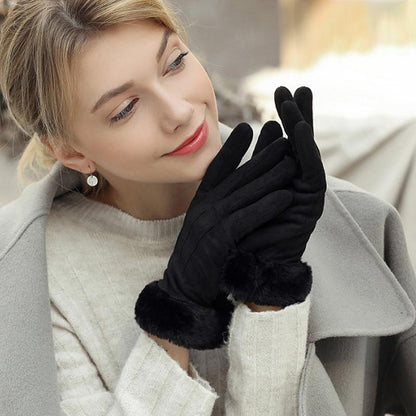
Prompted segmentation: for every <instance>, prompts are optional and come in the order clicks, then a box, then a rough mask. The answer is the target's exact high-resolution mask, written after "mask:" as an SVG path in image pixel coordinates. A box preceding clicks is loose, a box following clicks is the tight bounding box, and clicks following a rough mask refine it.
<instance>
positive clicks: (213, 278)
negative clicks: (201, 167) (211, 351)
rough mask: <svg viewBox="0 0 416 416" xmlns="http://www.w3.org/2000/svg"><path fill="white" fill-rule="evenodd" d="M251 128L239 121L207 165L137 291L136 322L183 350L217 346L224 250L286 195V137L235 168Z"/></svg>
mask: <svg viewBox="0 0 416 416" xmlns="http://www.w3.org/2000/svg"><path fill="white" fill-rule="evenodd" d="M252 135H253V132H252V129H251V127H250V126H249V125H248V124H245V123H241V124H240V125H238V126H237V127H236V128H235V129H234V130H233V131H232V133H231V135H230V137H229V138H228V139H227V141H226V142H225V144H224V145H223V147H222V148H221V150H220V151H219V153H218V154H217V155H216V157H215V158H214V159H213V161H212V162H211V163H210V165H209V166H208V169H207V171H206V173H205V175H204V177H203V178H202V181H201V183H200V185H199V187H198V189H197V191H196V194H195V196H194V198H193V200H192V201H191V204H190V206H189V208H188V211H187V213H186V215H185V220H184V223H183V226H182V229H181V231H180V233H179V236H178V239H177V241H176V244H175V247H174V250H173V252H172V255H171V257H170V259H169V262H168V266H167V268H166V270H165V271H164V275H163V279H161V280H157V281H154V282H151V283H150V284H148V285H147V286H146V287H145V288H144V289H143V291H142V292H141V293H140V295H139V297H138V299H137V302H136V307H135V312H136V321H137V322H138V324H139V325H140V327H141V328H143V329H144V330H145V331H147V332H149V333H150V334H153V335H156V336H158V337H160V338H164V339H168V340H170V341H172V342H173V343H175V344H177V345H180V346H184V347H187V348H195V349H208V348H216V347H218V346H220V345H221V344H222V343H223V342H224V341H225V340H226V339H227V337H228V332H227V331H228V325H229V322H230V318H231V314H232V310H233V304H232V303H231V302H230V301H229V300H227V295H228V294H227V293H225V292H221V291H220V290H219V278H220V275H221V269H222V267H223V265H224V261H225V258H226V256H227V253H228V251H229V250H230V249H232V248H235V247H236V244H238V242H239V241H240V240H241V239H242V238H244V236H246V235H247V234H249V233H251V232H252V231H253V230H255V229H256V228H257V227H259V226H261V225H262V224H263V223H265V222H267V221H269V220H271V219H272V218H274V217H275V216H276V215H279V214H280V213H281V212H283V211H284V210H285V209H286V208H287V207H288V206H289V204H290V203H291V201H292V194H291V192H289V191H287V190H284V187H285V186H286V184H288V183H289V182H291V181H292V179H293V175H294V173H295V162H294V160H293V159H291V158H288V157H286V156H285V155H286V153H287V152H288V151H289V144H288V142H287V140H285V139H283V138H282V139H280V140H276V141H274V142H273V143H271V144H270V145H269V146H268V148H267V149H265V151H259V152H257V154H256V155H255V157H253V158H251V159H250V160H249V161H248V162H246V163H245V164H243V165H242V166H240V167H239V168H238V169H236V167H237V166H238V165H239V163H240V161H241V159H242V157H243V156H244V154H245V152H246V151H247V149H248V148H249V146H250V143H251V140H252Z"/></svg>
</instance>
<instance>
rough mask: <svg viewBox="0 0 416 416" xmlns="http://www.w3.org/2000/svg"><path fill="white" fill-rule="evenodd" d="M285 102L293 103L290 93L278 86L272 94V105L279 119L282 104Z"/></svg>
mask: <svg viewBox="0 0 416 416" xmlns="http://www.w3.org/2000/svg"><path fill="white" fill-rule="evenodd" d="M285 101H294V98H293V96H292V93H291V92H290V91H289V90H288V89H287V88H286V87H283V86H280V87H278V88H276V90H275V92H274V104H275V106H276V110H277V113H278V114H279V117H280V111H281V108H282V104H283V103H284V102H285ZM280 118H281V117H280Z"/></svg>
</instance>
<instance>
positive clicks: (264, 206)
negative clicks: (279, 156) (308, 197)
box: [227, 189, 293, 242]
mask: <svg viewBox="0 0 416 416" xmlns="http://www.w3.org/2000/svg"><path fill="white" fill-rule="evenodd" d="M292 199H293V196H292V192H291V191H289V190H287V189H282V190H278V191H274V192H272V193H269V194H267V195H266V196H264V197H263V198H261V199H259V200H258V201H256V202H254V203H253V204H250V205H248V206H246V207H244V208H242V209H239V210H237V211H235V212H234V213H232V214H231V215H230V216H229V217H228V219H227V224H228V226H229V227H230V232H231V235H233V237H234V241H235V242H238V241H239V240H241V238H242V237H243V236H245V235H247V234H249V233H251V232H252V231H253V230H255V229H256V228H258V227H259V226H261V225H262V224H264V223H266V222H268V221H270V220H271V219H273V218H275V217H276V216H278V215H279V214H280V213H281V212H282V211H284V210H285V209H286V208H287V207H289V206H290V204H291V202H292Z"/></svg>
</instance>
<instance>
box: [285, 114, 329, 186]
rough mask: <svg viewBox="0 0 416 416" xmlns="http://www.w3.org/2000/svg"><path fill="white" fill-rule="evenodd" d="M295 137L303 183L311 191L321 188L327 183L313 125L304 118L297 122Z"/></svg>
mask: <svg viewBox="0 0 416 416" xmlns="http://www.w3.org/2000/svg"><path fill="white" fill-rule="evenodd" d="M293 139H294V141H295V143H296V149H297V152H298V160H299V164H300V168H301V171H302V182H303V184H304V185H306V186H307V187H308V188H309V191H310V192H313V191H315V190H319V189H321V188H322V187H323V186H324V185H325V184H326V180H325V170H324V167H323V164H322V161H321V157H320V155H319V151H318V148H317V146H316V143H315V140H314V138H313V133H312V129H311V126H310V125H309V124H308V123H307V122H306V121H304V120H303V121H300V122H299V123H297V124H296V126H295V128H294V136H293Z"/></svg>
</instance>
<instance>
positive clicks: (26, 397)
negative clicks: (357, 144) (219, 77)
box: [0, 0, 415, 415]
mask: <svg viewBox="0 0 416 416" xmlns="http://www.w3.org/2000/svg"><path fill="white" fill-rule="evenodd" d="M180 33H181V32H180V30H179V26H178V25H177V24H176V23H175V20H174V17H173V14H172V13H171V12H170V11H169V9H168V8H167V7H166V5H165V4H164V3H162V2H160V1H138V0H125V1H110V0H107V1H103V0H100V1H98V0H96V1H60V2H47V3H45V2H41V1H39V0H37V1H35V0H31V1H22V2H17V5H16V6H15V7H14V8H13V9H12V10H11V11H10V14H9V16H8V20H6V22H5V25H4V27H3V30H2V34H1V38H0V61H1V65H2V70H1V81H0V82H1V89H2V92H3V94H4V96H5V99H6V102H7V103H8V105H9V108H10V111H11V113H12V114H13V115H14V117H15V119H16V122H17V123H18V124H19V125H20V126H21V128H22V129H23V130H25V131H26V132H27V133H28V134H29V135H31V136H32V139H31V141H30V143H29V145H28V147H27V150H26V152H25V155H24V156H23V158H22V161H21V168H22V169H24V168H25V167H26V166H28V165H29V164H30V163H31V161H35V163H36V164H38V165H39V164H40V165H42V166H44V167H46V168H48V166H49V167H50V166H51V165H52V164H53V166H52V168H51V170H50V172H48V174H47V175H46V176H45V177H44V178H43V179H42V180H40V181H38V182H36V183H34V184H33V185H30V186H29V187H27V188H26V190H25V191H24V192H23V194H22V196H21V198H19V199H18V200H17V201H15V202H14V203H12V204H10V205H9V206H6V207H5V208H4V209H2V210H1V212H0V221H1V230H2V237H1V247H0V253H1V254H0V274H1V276H2V277H3V276H4V279H2V291H1V293H2V295H1V296H2V299H1V300H2V301H1V302H0V303H1V307H2V312H3V314H2V316H4V317H5V319H4V324H3V326H2V334H3V333H4V334H5V337H2V339H4V340H5V343H4V344H2V354H1V356H2V357H7V359H6V360H4V359H3V358H2V375H3V374H4V376H2V377H3V378H4V380H3V379H2V383H0V384H1V386H2V387H1V388H2V390H1V395H0V397H1V400H2V402H1V404H2V413H4V414H6V415H12V414H13V415H18V414H39V415H49V414H50V415H56V414H59V411H60V410H59V409H61V411H62V412H63V414H68V415H78V414H94V415H104V414H109V415H110V414H111V415H133V414H134V415H136V414H144V415H146V414H149V415H150V414H151V415H165V414H169V415H196V414H200V415H211V414H217V415H221V414H227V415H233V414H250V415H254V414H257V415H263V414H285V415H287V414H297V413H299V414H308V415H311V414H314V415H315V414H316V415H317V414H323V413H325V411H326V413H328V414H334V415H335V414H363V415H364V414H369V412H370V409H372V410H371V411H374V412H378V413H376V414H382V413H381V412H382V411H384V410H389V409H391V410H392V409H393V408H394V407H393V406H402V408H403V409H404V408H406V410H407V411H409V409H410V410H411V409H412V406H414V403H412V400H413V398H412V395H411V393H412V392H411V389H412V388H414V387H413V384H412V380H411V379H410V378H408V379H405V378H404V377H403V374H402V372H401V371H400V369H397V366H396V364H397V363H402V364H403V365H407V364H408V363H407V361H406V360H407V359H409V354H411V352H409V350H408V347H411V345H412V344H411V343H412V342H413V339H412V337H411V334H412V332H411V331H412V325H413V323H414V306H413V304H412V301H413V302H414V298H411V299H412V300H410V299H409V297H411V296H413V294H414V282H413V280H412V279H414V276H413V275H412V271H411V269H410V266H409V263H408V260H407V258H406V249H405V246H404V242H403V236H402V230H401V228H400V227H401V226H400V221H399V219H398V216H397V213H396V212H395V211H394V209H393V208H391V207H390V206H387V205H386V204H384V203H382V202H381V201H379V200H376V199H375V198H373V197H371V196H369V195H367V194H365V193H363V192H362V191H359V190H356V189H354V188H353V187H352V186H351V185H349V184H345V183H343V182H340V181H336V180H332V179H331V180H330V182H329V185H330V186H329V189H328V190H327V192H326V200H325V209H324V212H323V216H322V218H321V220H320V221H319V222H318V223H317V221H318V219H319V218H320V216H321V214H322V210H323V202H324V198H323V197H324V193H325V189H326V181H325V176H324V172H323V168H322V164H321V163H320V160H319V152H318V151H317V149H316V148H315V145H314V141H313V135H312V108H311V94H310V92H309V91H308V90H307V89H300V90H298V92H297V94H295V97H292V96H291V94H290V93H289V92H288V91H287V90H285V89H284V88H280V89H278V90H277V91H276V96H275V98H276V106H277V110H278V112H279V115H280V117H281V119H282V121H283V123H284V126H285V130H286V132H287V135H288V138H289V140H288V141H286V139H283V138H281V136H282V133H281V129H280V127H279V126H278V124H277V123H275V122H269V123H266V125H265V126H264V127H263V129H262V132H261V134H260V137H259V139H258V142H257V144H256V148H255V150H254V152H253V156H252V158H251V159H250V160H249V161H248V162H247V163H246V164H243V165H242V166H240V167H238V165H239V163H240V162H241V159H242V157H243V155H244V153H245V152H246V150H247V149H248V147H249V144H250V141H251V134H252V133H251V129H250V128H249V127H247V125H245V124H241V125H239V126H237V127H236V129H234V130H233V131H232V132H230V130H229V129H227V128H226V127H225V126H219V125H218V115H217V111H216V105H215V97H214V94H213V90H212V86H211V83H210V81H209V79H208V77H207V75H206V73H205V71H204V70H203V68H202V67H201V66H200V64H199V62H198V61H197V59H196V58H195V57H194V56H193V55H192V53H191V51H190V50H189V48H187V47H186V43H185V42H184V40H183V39H182V37H181V36H180ZM220 132H221V133H222V135H220ZM187 139H189V140H190V141H192V142H191V143H190V144H189V145H187V146H186V145H184V141H188V140H187ZM224 141H225V144H224V145H223V146H222V142H224ZM288 143H290V146H289V144H288ZM178 148H179V149H178ZM33 154H35V157H33ZM45 159H46V161H45ZM42 166H41V167H42ZM237 167H238V168H237ZM97 182H98V185H97V184H96V183H97ZM363 207H364V208H368V209H369V210H370V212H371V215H366V212H367V211H365V210H363ZM185 214H186V215H185ZM316 223H317V226H316V228H315V224H316ZM380 225H383V227H384V228H383V229H384V233H382V232H381V233H380V228H379V227H380ZM308 242H309V243H308ZM381 242H383V243H385V245H384V246H383V245H382V244H381ZM307 243H308V248H307V250H306V251H305V248H306V244H307ZM304 254H305V255H304ZM303 255H304V256H303ZM383 256H384V258H385V260H386V261H388V266H389V267H390V268H391V271H390V269H389V267H388V266H387V264H386V263H384V261H383ZM301 257H304V258H303V259H304V260H307V262H308V264H309V265H310V267H309V266H308V265H307V264H306V263H305V262H302V260H301ZM311 269H312V271H313V276H314V285H313V296H314V297H313V299H314V301H313V302H311V296H310V295H309V294H310V290H311ZM393 273H394V274H393ZM376 279H377V281H376ZM375 282H376V283H377V286H376V287H377V290H378V293H377V294H376V293H375V290H374V287H372V286H371V284H372V283H375ZM412 285H413V286H412ZM403 288H404V289H403ZM412 290H413V291H412ZM380 292H381V296H380ZM364 298H365V299H364ZM386 305H388V307H386ZM12 306H13V307H12ZM133 308H134V312H133ZM310 308H311V309H310ZM309 309H310V310H311V313H310V314H309ZM133 314H134V316H133ZM364 314H365V315H364ZM363 316H364V317H365V319H363V318H362V317H363ZM133 318H135V319H133ZM308 322H309V327H308ZM308 328H309V329H308ZM51 329H52V330H51ZM395 334H397V335H396V336H392V337H382V336H384V335H395ZM357 335H359V336H358V337H357ZM340 336H342V337H346V338H339V337H340ZM370 336H371V338H370ZM318 341H320V342H318ZM410 351H412V350H410ZM321 354H322V355H321ZM318 357H319V358H318ZM361 361H365V362H366V365H367V367H366V368H368V369H369V371H368V372H365V373H363V372H362V371H361V367H360V364H361ZM345 362H348V363H349V364H350V365H351V368H350V369H349V372H346V371H345V368H344V367H343V366H344V363H345ZM375 370H379V371H378V372H377V371H375ZM341 373H342V374H341ZM376 373H377V374H376ZM386 374H387V375H388V377H386ZM407 374H408V373H407ZM411 374H412V377H415V374H414V373H413V372H412V373H411ZM344 377H348V378H344ZM385 380H386V381H385ZM350 381H354V382H357V384H356V385H355V390H354V391H351V390H349V388H350V384H349V382H350ZM392 381H393V382H394V383H403V384H404V385H405V387H406V388H407V392H406V393H405V394H403V395H400V396H397V395H396V394H395V391H394V389H393V388H391V387H390V385H389V384H388V383H389V382H392ZM366 412H367V413H366ZM409 414H410V413H409Z"/></svg>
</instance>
